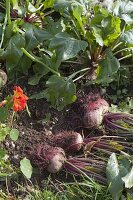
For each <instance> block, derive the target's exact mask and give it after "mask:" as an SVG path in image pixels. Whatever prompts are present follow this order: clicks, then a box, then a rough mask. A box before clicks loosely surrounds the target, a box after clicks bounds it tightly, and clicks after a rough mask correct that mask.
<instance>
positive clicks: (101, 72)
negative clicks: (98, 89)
mask: <svg viewBox="0 0 133 200" xmlns="http://www.w3.org/2000/svg"><path fill="white" fill-rule="evenodd" d="M119 68H120V63H119V61H118V59H117V58H116V57H115V56H114V55H113V53H112V51H111V49H109V48H108V49H106V56H105V58H104V59H103V60H101V61H100V62H99V66H98V68H97V82H101V83H108V82H110V81H112V78H113V75H114V74H115V73H117V71H118V69H119Z"/></svg>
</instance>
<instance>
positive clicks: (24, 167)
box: [20, 158, 32, 179]
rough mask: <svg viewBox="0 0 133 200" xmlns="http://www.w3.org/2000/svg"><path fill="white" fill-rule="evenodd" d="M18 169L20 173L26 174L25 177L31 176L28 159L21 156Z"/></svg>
mask: <svg viewBox="0 0 133 200" xmlns="http://www.w3.org/2000/svg"><path fill="white" fill-rule="evenodd" d="M20 169H21V171H22V173H23V174H24V175H25V176H26V178H28V179H30V178H31V175H32V166H31V163H30V160H28V159H27V158H23V160H21V161H20Z"/></svg>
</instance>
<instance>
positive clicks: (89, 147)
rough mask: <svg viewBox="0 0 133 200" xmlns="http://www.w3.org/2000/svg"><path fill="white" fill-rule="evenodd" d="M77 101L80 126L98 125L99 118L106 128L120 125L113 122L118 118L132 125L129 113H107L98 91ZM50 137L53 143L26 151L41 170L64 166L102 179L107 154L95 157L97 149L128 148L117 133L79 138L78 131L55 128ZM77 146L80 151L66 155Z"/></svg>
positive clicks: (107, 151)
mask: <svg viewBox="0 0 133 200" xmlns="http://www.w3.org/2000/svg"><path fill="white" fill-rule="evenodd" d="M81 102H82V106H81V108H82V111H83V112H82V119H83V126H84V127H85V128H88V130H89V129H91V128H97V127H99V126H100V125H101V124H102V122H103V123H104V125H105V127H106V129H107V130H108V131H109V132H110V130H114V129H118V128H119V129H121V127H120V125H118V124H116V123H115V122H116V121H117V120H119V119H120V120H124V122H128V124H130V126H131V125H133V117H132V115H120V114H117V115H115V114H114V115H113V114H112V113H109V112H108V111H109V105H108V103H107V102H106V101H105V100H104V99H103V98H102V97H100V95H92V94H90V95H88V97H87V98H86V99H85V101H81ZM113 117H114V118H113ZM128 128H129V127H128ZM124 130H127V128H126V129H124ZM52 140H53V144H54V145H53V146H49V145H45V146H44V145H43V144H37V145H36V147H34V148H33V150H31V151H30V153H29V155H30V159H31V161H32V162H33V163H34V164H35V165H36V166H38V167H39V168H40V169H42V170H43V169H46V170H47V171H48V172H50V173H56V172H59V171H60V170H61V169H62V168H64V169H65V170H67V171H69V172H70V173H72V174H75V175H81V174H82V175H86V176H89V177H93V178H96V179H97V180H98V181H99V182H103V183H104V182H105V173H104V172H105V167H106V162H105V161H106V158H107V156H104V158H99V156H98V154H97V152H98V153H99V152H102V154H101V155H103V154H106V155H108V156H109V155H111V153H113V152H116V153H118V154H119V153H120V152H121V151H125V150H126V151H130V150H131V145H132V144H131V143H129V142H127V141H126V138H125V137H121V136H100V137H86V138H85V139H83V137H82V136H81V134H79V133H77V132H74V131H63V132H59V133H58V134H57V135H53V137H52ZM81 149H82V150H83V151H82V152H83V153H82V155H80V156H76V157H69V155H71V154H72V152H77V151H80V150H81ZM66 155H67V156H66ZM67 157H68V158H67ZM97 158H98V159H97Z"/></svg>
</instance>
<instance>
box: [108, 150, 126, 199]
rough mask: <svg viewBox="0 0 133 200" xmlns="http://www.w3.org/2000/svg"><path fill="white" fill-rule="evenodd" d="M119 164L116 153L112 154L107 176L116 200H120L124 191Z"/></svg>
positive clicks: (110, 189)
mask: <svg viewBox="0 0 133 200" xmlns="http://www.w3.org/2000/svg"><path fill="white" fill-rule="evenodd" d="M119 172H120V171H119V164H118V160H117V157H116V154H115V153H112V154H111V156H110V158H109V160H108V163H107V167H106V175H107V180H108V183H109V191H110V193H111V194H112V196H113V198H114V199H118V200H119V198H120V196H121V194H122V190H123V182H122V180H121V176H120V174H119Z"/></svg>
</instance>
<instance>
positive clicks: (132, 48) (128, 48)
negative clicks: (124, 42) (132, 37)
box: [114, 47, 133, 55]
mask: <svg viewBox="0 0 133 200" xmlns="http://www.w3.org/2000/svg"><path fill="white" fill-rule="evenodd" d="M126 50H133V47H126V48H124V49H120V50H119V51H116V52H115V53H114V55H116V54H118V53H120V52H122V51H126Z"/></svg>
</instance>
